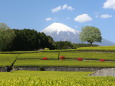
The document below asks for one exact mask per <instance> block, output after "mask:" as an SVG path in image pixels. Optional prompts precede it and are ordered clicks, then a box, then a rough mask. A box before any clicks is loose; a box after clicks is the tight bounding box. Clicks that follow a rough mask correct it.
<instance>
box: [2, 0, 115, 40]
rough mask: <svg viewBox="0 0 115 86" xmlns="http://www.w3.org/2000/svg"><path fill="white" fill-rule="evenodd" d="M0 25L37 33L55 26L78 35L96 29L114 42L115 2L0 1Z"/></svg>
mask: <svg viewBox="0 0 115 86" xmlns="http://www.w3.org/2000/svg"><path fill="white" fill-rule="evenodd" d="M0 22H2V23H6V24H7V25H8V26H9V27H10V28H12V29H13V28H15V29H24V28H28V29H35V30H37V31H41V30H42V29H44V28H46V27H47V26H49V25H50V24H52V23H54V22H58V23H63V24H66V25H68V26H70V27H72V28H74V29H76V30H78V31H81V29H82V27H84V26H87V25H88V26H95V27H97V28H99V29H100V31H101V33H102V37H103V38H105V39H107V40H110V41H113V42H115V38H114V37H115V0H0Z"/></svg>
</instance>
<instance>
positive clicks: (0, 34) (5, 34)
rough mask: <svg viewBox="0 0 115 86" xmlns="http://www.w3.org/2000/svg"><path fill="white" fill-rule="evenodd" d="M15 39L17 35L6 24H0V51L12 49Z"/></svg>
mask: <svg viewBox="0 0 115 86" xmlns="http://www.w3.org/2000/svg"><path fill="white" fill-rule="evenodd" d="M14 37H15V33H14V31H13V30H12V29H10V28H9V27H8V26H7V25H6V24H4V23H0V51H5V50H7V48H9V47H10V43H12V41H13V39H14Z"/></svg>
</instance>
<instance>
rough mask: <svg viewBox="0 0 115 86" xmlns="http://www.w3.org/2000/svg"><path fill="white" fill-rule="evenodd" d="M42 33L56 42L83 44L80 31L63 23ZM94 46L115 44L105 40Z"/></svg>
mask: <svg viewBox="0 0 115 86" xmlns="http://www.w3.org/2000/svg"><path fill="white" fill-rule="evenodd" d="M41 32H44V33H45V34H46V35H49V36H51V37H52V38H53V39H54V41H71V42H72V43H83V42H81V41H80V39H79V34H80V32H79V31H77V30H75V29H73V28H71V27H69V26H67V25H64V24H62V23H53V24H51V25H49V26H48V27H46V28H45V29H43V30H42V31H41ZM94 44H98V45H101V46H109V45H115V43H113V42H110V41H108V40H106V39H103V40H102V42H101V43H97V42H95V43H94Z"/></svg>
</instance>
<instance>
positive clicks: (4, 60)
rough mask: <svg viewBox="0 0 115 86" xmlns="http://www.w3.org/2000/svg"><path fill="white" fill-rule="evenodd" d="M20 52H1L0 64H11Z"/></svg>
mask: <svg viewBox="0 0 115 86" xmlns="http://www.w3.org/2000/svg"><path fill="white" fill-rule="evenodd" d="M16 56H18V54H0V66H8V65H10V64H11V63H12V62H13V61H14V59H15V58H16Z"/></svg>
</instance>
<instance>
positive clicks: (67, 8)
mask: <svg viewBox="0 0 115 86" xmlns="http://www.w3.org/2000/svg"><path fill="white" fill-rule="evenodd" d="M62 9H66V10H70V11H73V10H74V8H73V7H71V6H68V5H67V4H65V5H63V6H62Z"/></svg>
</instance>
